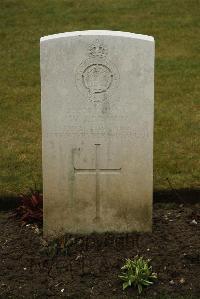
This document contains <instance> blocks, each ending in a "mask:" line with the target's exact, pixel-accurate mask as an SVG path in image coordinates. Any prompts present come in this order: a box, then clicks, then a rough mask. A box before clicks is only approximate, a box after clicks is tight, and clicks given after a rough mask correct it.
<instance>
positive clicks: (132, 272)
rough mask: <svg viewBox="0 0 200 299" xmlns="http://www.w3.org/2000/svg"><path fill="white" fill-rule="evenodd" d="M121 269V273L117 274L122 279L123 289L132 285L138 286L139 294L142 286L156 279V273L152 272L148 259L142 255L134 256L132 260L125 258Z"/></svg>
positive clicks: (148, 284) (150, 283)
mask: <svg viewBox="0 0 200 299" xmlns="http://www.w3.org/2000/svg"><path fill="white" fill-rule="evenodd" d="M121 270H122V274H121V275H119V278H120V279H122V280H123V281H124V283H123V290H125V289H126V288H127V287H130V286H134V287H137V288H138V292H139V294H141V292H142V290H143V287H145V286H150V285H152V284H153V282H154V280H155V279H157V274H156V273H154V272H152V266H151V265H150V260H149V259H148V260H145V259H143V257H138V256H135V258H134V259H133V260H131V259H126V262H125V264H124V265H123V267H122V268H121Z"/></svg>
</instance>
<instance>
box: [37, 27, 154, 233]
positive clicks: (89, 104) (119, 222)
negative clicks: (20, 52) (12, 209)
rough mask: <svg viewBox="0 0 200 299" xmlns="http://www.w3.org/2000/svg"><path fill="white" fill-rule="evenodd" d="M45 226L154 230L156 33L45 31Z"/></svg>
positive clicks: (47, 228)
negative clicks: (54, 33)
mask: <svg viewBox="0 0 200 299" xmlns="http://www.w3.org/2000/svg"><path fill="white" fill-rule="evenodd" d="M41 82H42V140H43V146H42V147H43V148H42V151H43V193H44V233H45V234H46V235H47V236H55V235H59V234H62V233H65V232H69V233H90V232H94V231H96V232H105V231H113V232H114V231H116V232H132V231H150V230H151V220H152V187H153V112H154V39H153V37H150V36H145V35H138V34H133V33H126V32H113V31H102V30H99V31H80V32H67V33H62V34H56V35H50V36H47V37H42V38H41Z"/></svg>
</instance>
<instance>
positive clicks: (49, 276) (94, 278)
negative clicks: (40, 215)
mask: <svg viewBox="0 0 200 299" xmlns="http://www.w3.org/2000/svg"><path fill="white" fill-rule="evenodd" d="M199 208H200V204H199V203H192V204H191V203H190V204H174V203H173V204H167V203H165V204H164V203H156V204H155V205H154V217H153V233H152V234H151V233H145V234H137V233H133V234H115V235H114V234H109V233H106V234H103V235H97V234H92V235H90V236H88V237H83V236H71V235H69V236H67V238H68V239H69V240H70V242H69V244H70V245H69V247H68V251H67V255H66V256H62V255H59V256H55V257H53V258H51V257H50V256H47V255H45V254H44V253H42V251H43V250H42V249H43V246H44V243H45V242H44V240H43V239H42V234H41V230H40V233H39V232H38V229H37V227H35V226H32V225H29V226H24V227H21V226H20V225H19V223H17V222H16V221H15V220H13V219H8V216H9V213H8V212H1V213H0V298H60V297H62V298H75V299H76V298H160V299H161V298H162V299H163V298H170V299H171V298H187V299H188V298H196V299H197V298H200V214H199ZM137 254H138V255H140V256H144V257H145V258H150V259H152V261H151V263H152V266H153V270H154V271H155V272H157V274H158V280H157V282H156V283H155V284H154V285H153V286H151V287H149V288H148V289H146V290H145V291H144V293H143V294H142V295H141V296H140V297H137V296H138V295H137V292H136V291H135V290H134V289H132V288H130V289H129V290H127V291H122V283H121V281H120V280H119V279H118V275H119V273H120V267H121V266H122V264H123V262H124V259H125V258H128V257H129V258H132V257H134V256H135V255H137Z"/></svg>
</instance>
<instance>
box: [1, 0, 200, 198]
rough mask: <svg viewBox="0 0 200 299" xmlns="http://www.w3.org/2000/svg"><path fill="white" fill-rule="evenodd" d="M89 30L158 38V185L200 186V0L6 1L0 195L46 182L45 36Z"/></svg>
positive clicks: (3, 13) (3, 2)
mask: <svg viewBox="0 0 200 299" xmlns="http://www.w3.org/2000/svg"><path fill="white" fill-rule="evenodd" d="M86 29H110V30H121V31H130V32H135V33H141V34H147V35H152V36H154V37H155V40H156V67H155V143H154V144H155V146H154V189H155V190H161V189H168V188H169V186H168V183H167V180H166V178H169V179H170V181H171V183H172V184H173V186H174V187H175V188H178V189H179V188H198V186H199V174H200V159H199V151H200V137H199V133H200V132H199V121H200V113H199V109H200V39H199V36H200V6H199V1H198V0H178V1H174V0H160V1H157V0H84V1H83V0H82V1H81V0H71V1H69V0H65V1H64V0H40V1H39V0H28V1H27V0H26V1H25V0H18V1H17V0H0V41H1V42H0V66H1V72H0V95H1V99H0V105H1V107H0V109H1V110H0V136H1V149H0V156H1V159H0V176H1V178H0V181H1V185H0V196H12V195H16V194H17V193H19V192H24V191H25V190H27V188H29V187H30V186H34V184H35V183H36V184H37V186H38V187H39V188H41V187H42V167H41V165H42V163H41V125H40V123H41V121H40V118H41V116H40V73H39V39H40V37H41V36H44V35H49V34H54V33H58V32H65V31H74V30H86ZM127 59H128V57H127ZM133 185H134V182H133Z"/></svg>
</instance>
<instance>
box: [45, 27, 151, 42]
mask: <svg viewBox="0 0 200 299" xmlns="http://www.w3.org/2000/svg"><path fill="white" fill-rule="evenodd" d="M92 35H99V36H116V37H125V38H132V39H137V40H144V41H151V42H153V41H154V38H153V37H152V36H149V35H143V34H136V33H131V32H123V31H112V30H85V31H72V32H64V33H58V34H52V35H47V36H43V37H41V39H40V42H44V41H48V40H52V39H59V38H64V37H78V36H92Z"/></svg>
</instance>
